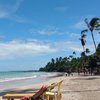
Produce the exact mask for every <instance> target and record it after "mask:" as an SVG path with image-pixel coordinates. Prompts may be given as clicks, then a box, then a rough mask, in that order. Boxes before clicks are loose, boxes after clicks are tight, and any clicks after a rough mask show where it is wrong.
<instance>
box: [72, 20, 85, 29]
mask: <svg viewBox="0 0 100 100" xmlns="http://www.w3.org/2000/svg"><path fill="white" fill-rule="evenodd" d="M74 27H75V28H77V29H84V28H86V27H87V26H86V24H85V22H84V21H79V22H77V23H76V24H75V25H74Z"/></svg>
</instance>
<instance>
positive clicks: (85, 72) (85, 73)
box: [83, 67, 88, 76]
mask: <svg viewBox="0 0 100 100" xmlns="http://www.w3.org/2000/svg"><path fill="white" fill-rule="evenodd" d="M83 72H84V76H85V75H87V73H88V69H87V68H86V67H84V69H83Z"/></svg>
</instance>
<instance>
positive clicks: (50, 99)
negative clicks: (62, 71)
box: [45, 80, 63, 100]
mask: <svg viewBox="0 0 100 100" xmlns="http://www.w3.org/2000/svg"><path fill="white" fill-rule="evenodd" d="M62 82H63V80H61V81H60V82H58V83H53V84H51V85H50V86H49V87H48V88H47V92H45V96H46V97H45V98H46V100H61V90H60V86H61V84H62ZM55 87H57V90H56V92H53V91H52V90H53V89H54V88H55Z"/></svg>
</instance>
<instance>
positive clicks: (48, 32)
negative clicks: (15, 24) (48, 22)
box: [29, 26, 60, 35]
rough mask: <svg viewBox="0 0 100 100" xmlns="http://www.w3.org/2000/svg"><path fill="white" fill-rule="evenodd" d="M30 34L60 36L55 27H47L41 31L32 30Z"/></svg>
mask: <svg viewBox="0 0 100 100" xmlns="http://www.w3.org/2000/svg"><path fill="white" fill-rule="evenodd" d="M29 31H30V33H32V34H41V35H52V34H60V32H59V31H58V29H57V28H55V27H53V26H47V27H45V28H40V29H34V28H32V29H30V30H29Z"/></svg>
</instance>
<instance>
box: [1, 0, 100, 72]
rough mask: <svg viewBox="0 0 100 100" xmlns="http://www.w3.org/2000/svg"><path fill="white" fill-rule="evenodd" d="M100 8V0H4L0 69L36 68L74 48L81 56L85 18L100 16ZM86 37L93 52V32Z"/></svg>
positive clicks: (68, 53) (97, 41)
mask: <svg viewBox="0 0 100 100" xmlns="http://www.w3.org/2000/svg"><path fill="white" fill-rule="evenodd" d="M99 9H100V0H0V71H4V70H6V71H9V70H34V69H35V70H36V69H39V68H40V67H44V66H45V65H46V64H47V62H48V61H50V60H51V58H56V57H60V56H62V57H66V56H69V55H72V52H73V51H76V54H77V55H76V56H80V52H82V46H81V43H80V41H79V38H80V32H81V30H83V29H85V28H86V25H85V23H84V19H85V18H88V20H90V19H91V18H93V17H100V13H99ZM86 40H87V43H86V47H87V48H89V49H90V51H91V53H93V52H94V45H93V42H92V39H91V35H90V33H89V32H88V33H87V37H86ZM95 40H96V44H98V43H99V42H100V35H99V34H97V32H95Z"/></svg>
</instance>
